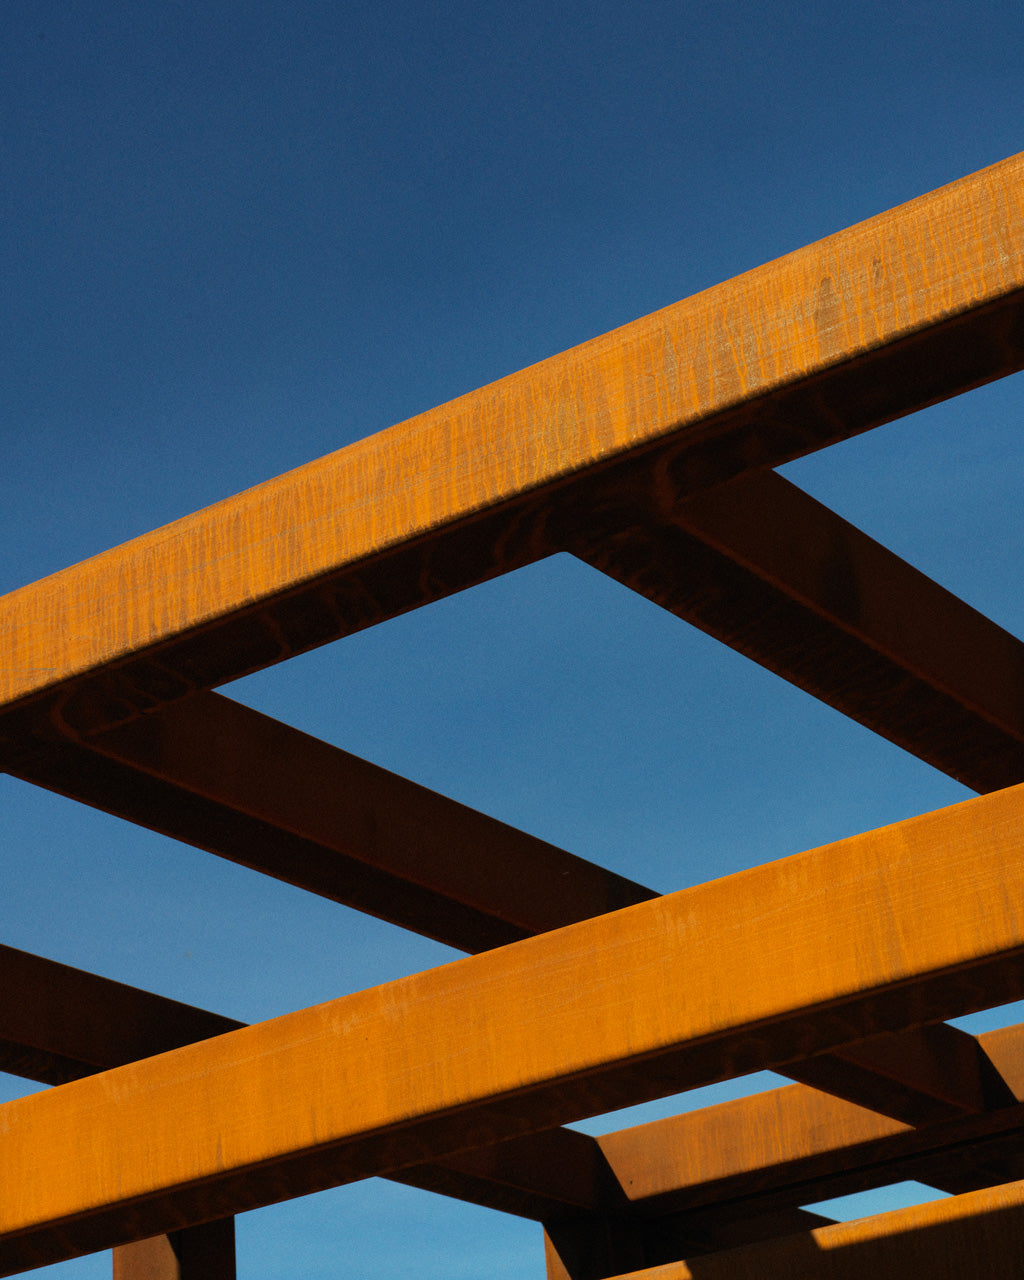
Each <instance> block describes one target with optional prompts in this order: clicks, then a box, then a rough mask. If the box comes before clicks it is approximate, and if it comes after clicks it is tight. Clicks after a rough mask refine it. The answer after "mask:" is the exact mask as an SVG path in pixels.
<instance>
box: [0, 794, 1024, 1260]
mask: <svg viewBox="0 0 1024 1280" xmlns="http://www.w3.org/2000/svg"><path fill="white" fill-rule="evenodd" d="M1022 839H1024V789H1020V788H1014V789H1012V790H1009V791H1005V792H998V793H996V794H994V795H991V796H986V797H982V798H979V799H976V800H972V801H968V802H966V803H965V804H961V805H957V806H955V807H953V808H951V809H945V810H941V811H939V812H937V813H934V814H928V815H925V816H923V817H920V818H916V819H913V820H911V821H908V822H904V823H901V824H899V825H898V826H895V827H888V828H884V829H882V830H880V831H877V832H871V833H868V834H866V835H863V836H858V837H854V838H853V839H850V840H846V841H841V842H839V843H837V844H834V845H830V846H826V847H825V848H822V849H818V850H812V851H810V852H809V853H806V854H800V855H797V856H795V857H793V858H788V859H784V860H782V861H780V862H775V863H770V864H768V865H766V866H763V867H758V868H755V869H753V870H750V871H746V872H743V873H741V874H739V875H736V876H732V877H729V878H728V879H725V880H719V881H714V882H712V883H710V884H707V885H702V886H700V887H698V888H695V889H688V890H683V891H682V892H680V893H676V894H671V895H669V896H667V897H664V898H658V899H655V900H654V901H651V902H645V903H640V904H639V905H637V906H634V907H628V908H626V909H624V910H622V911H619V912H615V913H613V914H611V915H607V916H602V917H599V918H597V919H595V920H590V921H584V922H582V923H580V924H576V925H570V926H569V927H568V928H567V929H564V930H559V931H556V932H554V933H550V934H544V935H541V936H539V937H536V938H529V939H526V940H525V941H523V942H519V943H515V944H512V945H511V946H509V947H504V948H500V949H498V950H496V951H492V952H487V953H485V954H483V955H479V956H474V957H470V958H468V959H465V960H461V961H457V962H455V963H454V964H450V965H447V966H444V967H443V968H441V969H436V970H432V971H429V972H427V973H424V974H419V975H416V976H414V977H411V978H406V979H403V980H400V981H398V982H394V983H390V984H388V985H386V986H383V987H378V988H374V989H372V990H369V991H364V992H359V993H357V994H354V995H350V996H345V997H342V998H341V999H340V1000H336V1001H332V1002H330V1003H328V1004H325V1005H319V1006H316V1007H315V1008H312V1009H307V1010H304V1011H302V1012H299V1013H295V1014H290V1015H287V1016H285V1017H283V1018H278V1019H275V1020H273V1021H271V1022H268V1023H263V1024H261V1025H259V1026H255V1027H248V1028H244V1029H242V1030H239V1031H234V1032H230V1033H228V1034H227V1035H224V1036H219V1037H216V1038H215V1039H213V1040H208V1041H205V1042H203V1043H202V1044H198V1045H190V1046H187V1047H184V1048H181V1049H178V1050H175V1051H173V1052H171V1053H169V1054H164V1055H161V1056H159V1057H156V1058H150V1059H146V1060H145V1061H143V1062H139V1063H133V1064H130V1065H128V1066H124V1067H120V1068H117V1069H115V1070H113V1071H109V1072H104V1073H103V1074H101V1075H98V1076H92V1077H89V1078H87V1079H84V1080H77V1081H73V1082H71V1083H70V1084H67V1085H65V1086H63V1087H62V1088H60V1089H56V1090H51V1091H49V1092H45V1093H41V1094H35V1095H33V1096H31V1097H28V1098H23V1099H19V1100H17V1101H14V1102H10V1103H8V1104H6V1105H5V1106H4V1107H3V1108H0V1125H2V1128H3V1135H4V1138H3V1143H2V1146H0V1160H2V1162H3V1180H4V1185H5V1187H7V1188H9V1189H10V1192H9V1194H8V1195H7V1196H6V1197H5V1199H4V1201H3V1203H2V1205H0V1263H2V1267H3V1268H4V1269H5V1270H6V1271H8V1272H9V1271H11V1270H16V1269H17V1268H18V1267H19V1266H21V1265H24V1260H25V1259H26V1257H28V1258H31V1259H33V1260H35V1264H36V1265H38V1262H39V1261H42V1260H44V1258H43V1257H42V1254H44V1253H47V1254H50V1251H56V1252H55V1253H52V1254H51V1255H50V1256H70V1255H71V1254H72V1253H74V1252H76V1251H79V1252H88V1251H90V1250H94V1249H97V1248H102V1247H105V1246H106V1245H108V1244H113V1243H120V1242H122V1241H125V1240H127V1239H129V1238H139V1237H144V1236H149V1235H156V1234H159V1233H160V1232H161V1231H165V1230H168V1229H171V1228H174V1227H180V1226H182V1225H187V1224H189V1223H191V1222H197V1221H202V1220H207V1219H209V1218H210V1217H211V1216H215V1217H221V1216H228V1215H229V1214H231V1213H234V1212H237V1211H239V1210H241V1209H245V1208H251V1207H254V1206H255V1205H258V1204H261V1203H269V1202H271V1201H274V1200H278V1199H283V1198H288V1197H290V1196H294V1195H299V1194H303V1193H305V1192H307V1191H310V1190H313V1189H315V1188H317V1187H324V1186H329V1185H336V1184H338V1183H341V1182H345V1181H347V1180H351V1179H354V1178H361V1177H366V1176H369V1175H371V1174H379V1173H388V1172H391V1171H394V1170H398V1169H400V1168H402V1167H406V1166H409V1165H412V1164H415V1163H423V1162H424V1161H428V1160H437V1159H442V1158H444V1157H445V1156H446V1155H448V1154H453V1153H455V1152H456V1151H458V1150H460V1149H465V1148H470V1147H474V1146H481V1145H486V1144H487V1143H488V1142H494V1141H498V1140H501V1139H502V1138H506V1137H513V1136H515V1135H516V1134H520V1133H525V1132H529V1131H532V1130H537V1129H544V1128H550V1127H554V1126H555V1125H556V1124H558V1123H561V1122H564V1121H567V1120H571V1119H576V1118H580V1117H582V1116H584V1115H589V1114H596V1113H598V1112H602V1111H606V1110H610V1109H613V1108H615V1107H617V1106H622V1105H625V1104H626V1103H630V1102H637V1101H640V1100H642V1099H644V1098H650V1097H655V1096H659V1095H664V1094H668V1093H673V1092H677V1091H679V1090H680V1089H685V1088H688V1087H691V1086H693V1085H696V1084H700V1083H705V1082H707V1081H710V1080H714V1079H720V1078H723V1077H726V1076H730V1075H738V1074H744V1073H745V1072H747V1071H749V1070H752V1069H756V1068H758V1067H768V1066H777V1065H780V1064H784V1063H786V1062H787V1061H791V1060H794V1059H797V1058H804V1057H807V1056H808V1055H810V1054H813V1053H815V1052H821V1051H827V1050H830V1049H833V1048H836V1047H837V1046H839V1045H842V1044H847V1043H849V1042H851V1041H853V1040H857V1039H862V1038H864V1037H865V1036H866V1035H869V1034H871V1033H879V1032H882V1031H891V1030H897V1029H901V1028H906V1027H910V1026H915V1025H920V1024H922V1023H927V1022H929V1021H933V1020H939V1019H941V1018H943V1017H947V1016H953V1015H954V1014H960V1013H965V1012H968V1011H969V1010H971V1009H976V1008H980V1007H985V1006H987V1005H991V1004H997V1003H1002V1002H1003V1001H1005V1000H1008V999H1011V998H1015V997H1020V996H1021V995H1024V966H1022V965H1021V959H1022V957H1024V910H1022V909H1021V907H1020V900H1021V899H1020V894H1019V893H1017V892H1016V889H1015V886H1016V885H1017V880H1018V878H1019V874H1020V872H1019V866H1020V849H1021V842H1022ZM950 884H955V885H956V892H955V893H950V892H949V889H948V886H949V885H950ZM880 904H882V907H881V909H880ZM892 920H897V921H899V930H898V931H894V930H893V929H892V927H891V924H890V922H891V921H892ZM58 1151H59V1152H60V1153H61V1156H60V1176H59V1177H57V1176H55V1177H46V1176H40V1163H39V1162H40V1152H58ZM55 1228H57V1229H56V1230H55Z"/></svg>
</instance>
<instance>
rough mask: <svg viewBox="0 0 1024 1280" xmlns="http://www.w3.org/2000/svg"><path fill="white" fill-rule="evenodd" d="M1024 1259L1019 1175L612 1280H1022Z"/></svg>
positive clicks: (555, 1277)
mask: <svg viewBox="0 0 1024 1280" xmlns="http://www.w3.org/2000/svg"><path fill="white" fill-rule="evenodd" d="M549 1256H550V1255H549ZM1022 1264H1024V1182H1011V1183H1008V1184H1007V1185H1005V1186H1001V1187H992V1188H989V1189H987V1190H984V1191H977V1192H974V1193H972V1194H969V1195H963V1196H955V1197H954V1198H952V1199H949V1200H933V1201H931V1202H929V1203H927V1204H922V1205H916V1206H915V1207H913V1208H910V1209H898V1210H895V1211H893V1212H892V1213H884V1214H878V1215H876V1216H875V1217H870V1218H860V1219H858V1220H857V1221H855V1222H840V1223H835V1224H832V1225H830V1226H823V1227H817V1228H815V1229H813V1230H811V1231H809V1232H808V1231H803V1232H797V1233H795V1234H791V1235H785V1236H781V1237H779V1238H775V1239H770V1240H767V1241H763V1242H761V1243H757V1244H749V1245H745V1246H743V1247H740V1248H736V1249H725V1250H723V1251H722V1252H719V1253H713V1254H710V1255H707V1256H698V1257H690V1258H687V1260H686V1261H681V1262H673V1263H668V1264H666V1265H662V1266H657V1267H653V1268H644V1269H642V1270H636V1271H630V1272H628V1273H620V1274H618V1275H616V1276H614V1277H613V1278H612V1280H769V1278H771V1280H774V1278H775V1277H778V1278H779V1280H783V1278H785V1280H789V1278H790V1277H793V1278H796V1277H799V1280H864V1277H866V1276H870V1277H871V1280H907V1277H908V1276H919V1275H923V1276H929V1277H936V1280H968V1278H971V1280H973V1277H975V1276H985V1277H986V1278H988V1277H991V1278H992V1280H1016V1278H1017V1277H1018V1276H1020V1274H1021V1267H1022ZM548 1274H549V1277H551V1280H564V1276H565V1273H564V1272H559V1271H558V1270H549V1272H548ZM588 1280H589V1278H588Z"/></svg>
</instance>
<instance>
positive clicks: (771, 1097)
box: [0, 947, 1024, 1229]
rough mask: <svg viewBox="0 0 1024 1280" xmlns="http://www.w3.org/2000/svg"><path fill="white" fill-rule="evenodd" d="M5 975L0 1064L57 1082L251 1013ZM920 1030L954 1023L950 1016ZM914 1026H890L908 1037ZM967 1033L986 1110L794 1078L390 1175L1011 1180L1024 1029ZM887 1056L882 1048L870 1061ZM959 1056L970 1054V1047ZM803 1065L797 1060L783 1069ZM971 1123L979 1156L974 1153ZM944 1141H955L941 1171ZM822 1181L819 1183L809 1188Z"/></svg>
mask: <svg viewBox="0 0 1024 1280" xmlns="http://www.w3.org/2000/svg"><path fill="white" fill-rule="evenodd" d="M0 974H2V977H3V981H2V982H0V1070H4V1071H9V1072H11V1073H13V1074H15V1075H21V1076H27V1077H28V1078H29V1079H32V1080H40V1081H43V1082H45V1083H48V1084H61V1083H65V1082H67V1081H68V1080H76V1079H80V1078H82V1077H83V1076H86V1075H91V1074H94V1073H96V1072H97V1071H100V1070H103V1069H105V1068H109V1067H111V1066H116V1065H121V1064H123V1063H127V1062H131V1061H134V1060H135V1059H136V1058H139V1057H143V1056H149V1055H151V1054H156V1053H161V1052H165V1051H167V1050H169V1049H171V1048H177V1047H179V1046H181V1045H184V1044H188V1043H191V1042H193V1041H196V1040H200V1039H205V1038H208V1037H211V1036H214V1035H221V1034H224V1033H226V1032H228V1031H232V1030H237V1029H238V1028H240V1027H241V1026H242V1025H243V1024H241V1023H239V1022H235V1021H233V1020H232V1019H230V1018H224V1017H221V1016H218V1015H215V1014H212V1013H207V1012H206V1011H204V1010H202V1009H194V1008H192V1007H190V1006H188V1005H182V1004H179V1003H178V1002H177V1001H172V1000H167V999H165V998H164V997H161V996H156V995H152V994H150V993H149V992H146V991H140V990H138V989H137V988H134V987H128V986H125V985H123V984H122V983H118V982H113V981H111V980H110V979H108V978H101V977H98V976H96V975H94V974H89V973H84V972H82V971H81V970H78V969H72V968H69V967H68V966H66V965H60V964H57V963H55V962H54V961H51V960H44V959H42V958H40V957H38V956H33V955H29V954H28V953H26V952H23V951H16V950H15V949H13V948H11V947H0ZM920 1030H924V1031H928V1032H933V1031H936V1030H952V1029H951V1028H947V1027H945V1025H944V1024H941V1023H940V1024H937V1025H936V1026H935V1027H929V1028H922V1029H920ZM961 1034H962V1033H961ZM916 1035H917V1032H904V1033H902V1034H901V1035H900V1036H890V1037H883V1038H882V1039H883V1040H889V1041H891V1042H893V1043H895V1044H896V1045H899V1043H900V1042H902V1041H903V1040H904V1039H909V1040H911V1041H912V1040H913V1039H914V1037H915V1036H916ZM963 1038H964V1039H965V1040H967V1041H968V1042H969V1043H970V1044H972V1045H974V1047H975V1050H976V1051H979V1052H980V1053H981V1054H984V1056H985V1057H986V1059H989V1060H991V1059H993V1058H994V1066H993V1065H992V1062H991V1061H989V1068H990V1071H991V1072H992V1073H993V1074H994V1075H996V1076H997V1077H998V1078H999V1079H1001V1080H1002V1084H1001V1089H1002V1090H1003V1091H1004V1093H1003V1095H1002V1096H998V1095H997V1096H995V1097H993V1096H992V1094H993V1093H994V1092H995V1091H994V1090H990V1093H989V1096H988V1098H987V1099H986V1100H985V1103H986V1106H987V1107H988V1111H987V1112H986V1113H985V1114H984V1115H983V1116H981V1117H980V1118H979V1119H978V1120H977V1123H975V1124H973V1125H972V1124H970V1123H964V1122H961V1123H958V1124H955V1125H952V1126H951V1125H945V1126H936V1125H934V1124H932V1125H930V1126H929V1127H928V1128H927V1129H926V1130H918V1131H916V1132H913V1133H912V1132H911V1131H910V1129H909V1128H908V1126H907V1125H906V1124H902V1123H899V1122H898V1121H894V1120H891V1119H886V1118H885V1117H883V1116H881V1115H877V1114H873V1113H871V1112H868V1111H865V1110H864V1109H862V1108H861V1107H857V1106H850V1105H848V1104H846V1103H842V1102H836V1101H835V1100H834V1099H832V1098H829V1097H825V1096H824V1095H822V1094H821V1093H819V1092H818V1091H817V1090H815V1089H807V1088H802V1087H800V1086H791V1087H789V1088H786V1089H781V1090H774V1091H771V1092H769V1093H765V1094H758V1095H756V1096H755V1097H752V1098H748V1099H742V1100H739V1101H737V1102H731V1103H723V1104H720V1105H719V1106H717V1107H711V1108H706V1109H705V1110H704V1111H700V1112H693V1113H688V1114H686V1115H683V1116H678V1117H676V1118H674V1119H672V1120H662V1121H657V1122H655V1123H653V1124H649V1125H642V1126H640V1127H638V1128H635V1129H627V1130H622V1131H620V1132H619V1133H617V1134H609V1135H606V1136H605V1137H602V1138H600V1139H594V1138H590V1137H587V1136H586V1135H584V1134H581V1133H577V1132H576V1131H574V1130H569V1129H553V1130H548V1131H547V1132H543V1133H535V1134H529V1135H527V1136H525V1137H522V1138H517V1139H512V1140H510V1141H507V1142H502V1143H498V1144H496V1145H494V1146H491V1147H484V1148H480V1149H479V1150H473V1151H466V1152H462V1153H460V1154H458V1155H455V1156H452V1157H450V1158H448V1159H446V1160H444V1161H442V1162H440V1163H437V1164H433V1165H429V1166H428V1165H424V1166H418V1167H416V1168H413V1169H405V1170H402V1171H400V1172H398V1173H396V1174H394V1175H393V1177H394V1179H395V1180H396V1181H399V1182H404V1183H406V1184H408V1185H410V1186H418V1187H421V1188H424V1189H426V1190H431V1191H435V1192H439V1193H441V1194H445V1195H449V1196H454V1197H455V1198H457V1199H463V1200H468V1201H471V1202H472V1203H475V1204H480V1205H485V1206H487V1207H489V1208H494V1209H501V1210H504V1211H506V1212H510V1213H516V1214H519V1215H520V1216H523V1217H530V1218H535V1219H538V1220H540V1221H551V1220H554V1219H558V1218H562V1217H566V1216H571V1215H576V1214H579V1213H582V1212H584V1211H590V1212H594V1211H602V1212H608V1211H612V1212H618V1213H621V1212H622V1211H624V1210H626V1209H630V1208H632V1209H635V1210H642V1211H643V1212H644V1213H645V1214H647V1215H648V1216H659V1217H663V1216H664V1215H666V1214H668V1213H679V1212H680V1211H684V1210H690V1211H691V1216H692V1211H693V1210H694V1209H695V1208H700V1207H702V1206H706V1205H715V1204H720V1203H724V1204H730V1203H733V1202H735V1201H736V1200H737V1198H742V1197H743V1196H746V1197H747V1198H748V1200H749V1199H751V1198H753V1197H756V1196H757V1195H761V1196H762V1197H765V1196H767V1197H768V1200H769V1203H767V1205H766V1211H769V1210H774V1209H777V1208H778V1207H780V1206H781V1207H782V1208H788V1207H790V1204H791V1203H794V1202H795V1200H794V1197H802V1198H804V1199H807V1198H810V1199H825V1198H827V1197H828V1196H829V1195H832V1194H841V1191H842V1189H854V1190H861V1189H863V1188H864V1187H867V1186H871V1185H876V1184H877V1183H878V1182H885V1181H892V1180H893V1179H894V1178H899V1177H901V1176H907V1177H909V1176H917V1175H918V1173H919V1172H920V1168H921V1167H925V1168H926V1169H927V1172H928V1181H929V1182H930V1183H931V1184H932V1185H936V1186H940V1187H942V1188H943V1189H944V1190H950V1191H959V1190H966V1189H973V1188H974V1187H975V1186H981V1185H987V1183H991V1182H997V1181H1009V1180H1011V1179H1012V1178H1013V1177H1015V1176H1016V1175H1015V1174H1014V1173H1012V1172H1009V1173H1008V1172H1007V1171H1006V1169H1005V1168H1004V1167H1003V1166H1002V1165H1000V1164H998V1161H999V1160H1001V1159H1004V1157H1005V1151H1006V1149H1007V1147H1008V1144H1015V1143H1016V1144H1019V1142H1020V1139H1021V1133H1022V1132H1024V1107H1022V1106H1020V1105H1016V1104H1017V1103H1020V1102H1024V1027H1015V1028H1010V1029H1008V1030H1005V1031H997V1032H990V1033H988V1034H987V1035H984V1036H981V1037H979V1040H978V1041H977V1042H976V1041H974V1040H973V1038H972V1037H969V1036H964V1037H963ZM871 1046H872V1042H871V1041H864V1042H861V1044H859V1045H851V1046H848V1047H847V1049H845V1050H842V1051H841V1052H843V1053H845V1054H848V1055H853V1054H855V1053H856V1052H860V1053H861V1054H862V1055H863V1054H864V1053H865V1052H870V1051H871ZM830 1056H833V1057H836V1058H838V1054H836V1055H830ZM880 1056H881V1054H880V1053H879V1052H878V1050H877V1048H876V1051H875V1060H876V1061H877V1060H878V1058H879V1057H880ZM958 1057H959V1059H960V1062H961V1063H962V1060H963V1054H959V1055H958ZM801 1065H802V1066H806V1064H801ZM952 1065H953V1064H951V1063H949V1062H946V1061H943V1062H940V1063H936V1064H935V1066H936V1069H937V1072H938V1074H939V1075H940V1076H941V1077H943V1078H942V1079H940V1080H939V1082H938V1083H937V1084H936V1085H935V1086H934V1087H933V1092H934V1093H935V1094H936V1095H939V1094H946V1095H947V1096H953V1097H959V1096H962V1095H964V1094H965V1093H966V1092H967V1085H969V1084H970V1082H971V1080H972V1079H973V1078H975V1077H976V1075H977V1072H976V1070H975V1071H974V1072H973V1075H972V1072H971V1070H970V1067H971V1066H972V1065H974V1064H968V1070H967V1071H966V1072H963V1073H962V1074H963V1075H966V1077H967V1082H966V1085H965V1084H964V1083H962V1082H961V1081H960V1080H957V1079H956V1078H955V1076H954V1072H953V1070H952ZM795 1069H796V1067H795V1064H792V1063H790V1064H787V1067H786V1070H787V1071H789V1072H793V1071H794V1070H795ZM979 1114H980V1113H979ZM752 1134H756V1135H758V1139H757V1142H756V1143H751V1141H750V1136H751V1135H752ZM972 1134H973V1135H974V1136H975V1137H976V1140H977V1144H978V1152H979V1154H978V1157H977V1159H974V1157H973V1156H972V1157H971V1160H970V1161H968V1158H967V1154H966V1153H967V1148H968V1144H969V1142H970V1140H971V1135H972ZM947 1148H948V1149H949V1150H950V1151H951V1152H952V1155H951V1157H950V1159H949V1164H950V1168H949V1169H944V1168H943V1167H942V1162H943V1159H944V1157H943V1152H944V1150H946V1149H947ZM993 1160H995V1161H996V1162H997V1167H995V1168H994V1169H993V1170H992V1171H986V1169H985V1168H982V1169H979V1170H978V1171H977V1172H975V1173H972V1172H971V1166H972V1164H977V1163H978V1162H979V1161H989V1162H991V1161H993ZM915 1162H916V1163H915ZM922 1162H923V1164H922ZM894 1169H895V1170H896V1171H895V1172H893V1170H894ZM907 1169H909V1170H910V1172H906V1170H907ZM901 1171H902V1172H901ZM837 1178H838V1179H839V1183H838V1185H839V1186H840V1190H836V1189H835V1185H836V1183H835V1180H836V1179H837ZM851 1178H852V1179H853V1181H852V1182H851ZM971 1178H973V1179H974V1181H971ZM937 1179H938V1180H937ZM979 1179H980V1180H979ZM814 1182H817V1183H818V1184H820V1185H819V1186H818V1188H817V1193H816V1194H811V1193H810V1192H809V1191H808V1188H809V1187H810V1186H811V1184H812V1183H814ZM706 1218H707V1215H705V1219H706ZM702 1229H703V1227H702Z"/></svg>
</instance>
